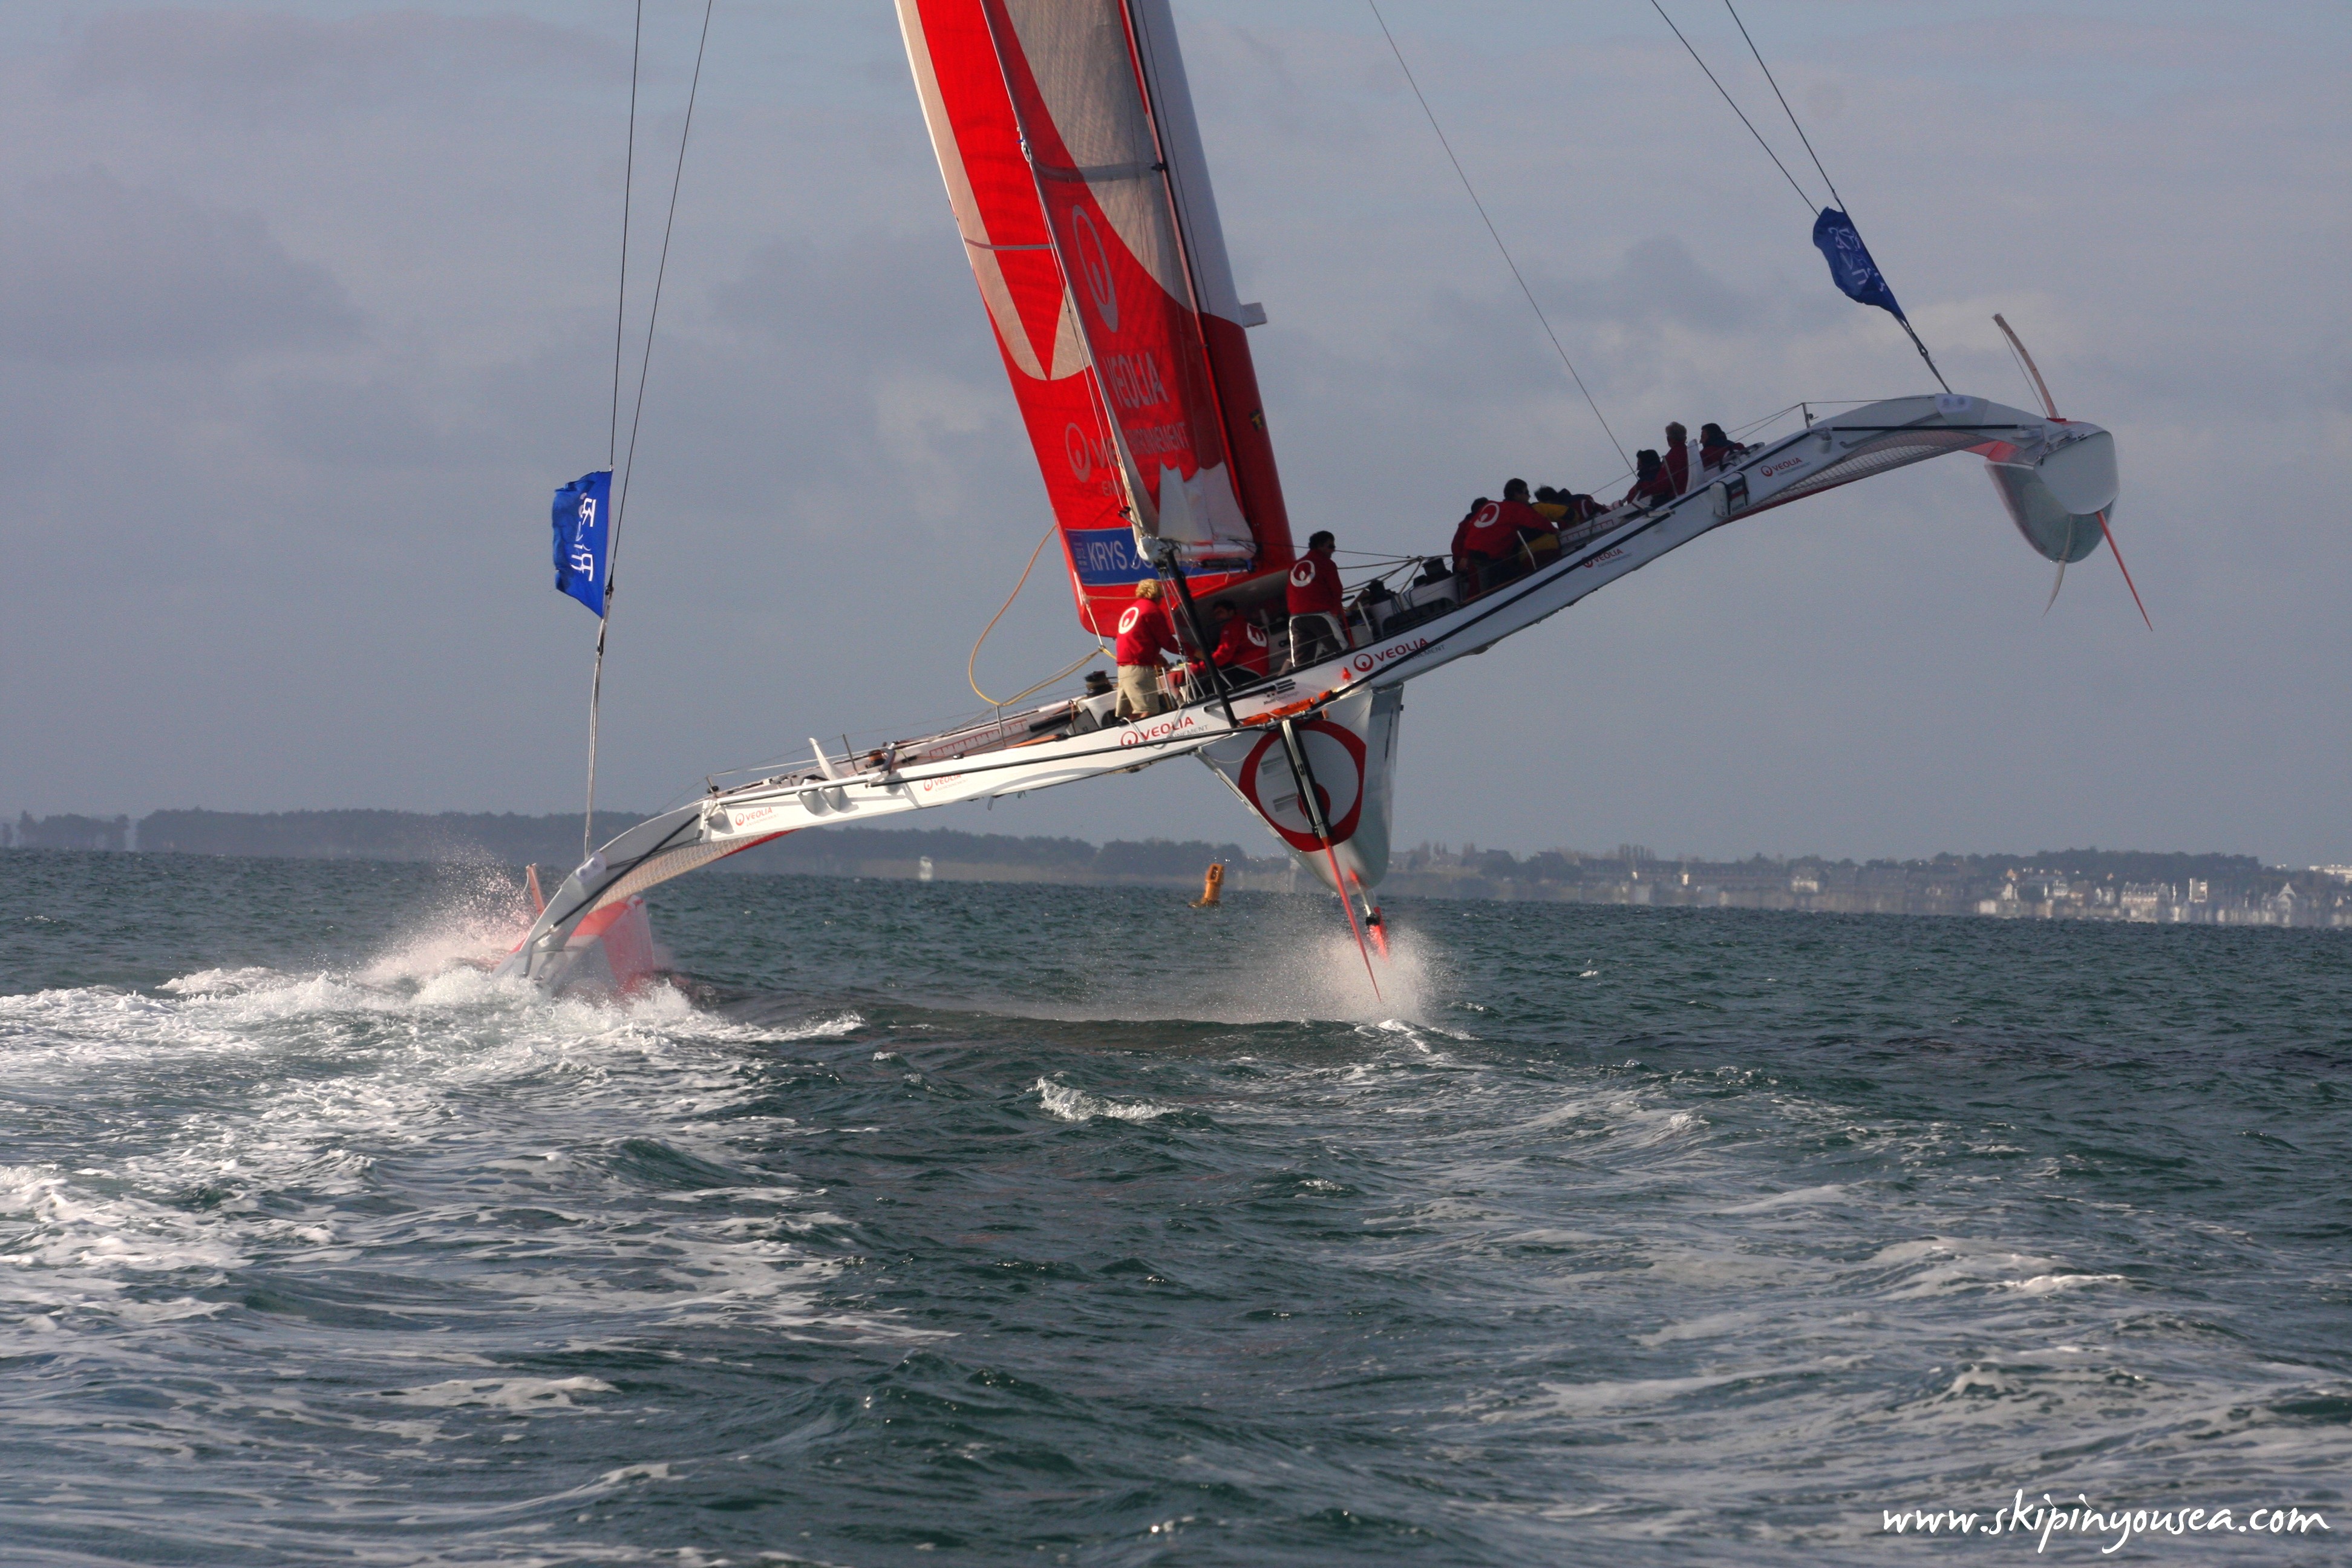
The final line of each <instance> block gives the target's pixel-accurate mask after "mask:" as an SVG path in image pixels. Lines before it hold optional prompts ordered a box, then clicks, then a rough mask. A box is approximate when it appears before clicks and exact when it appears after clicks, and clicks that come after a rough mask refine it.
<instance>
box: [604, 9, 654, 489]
mask: <svg viewBox="0 0 2352 1568" xmlns="http://www.w3.org/2000/svg"><path fill="white" fill-rule="evenodd" d="M645 38H646V0H637V22H636V28H635V31H634V32H633V33H632V34H631V35H630V38H629V141H628V151H627V152H626V153H625V154H624V155H623V157H622V161H621V287H620V289H619V294H620V298H619V299H618V300H615V301H614V305H613V419H612V423H611V425H609V426H607V427H606V429H605V433H604V467H605V468H611V467H612V466H613V458H614V455H615V454H616V453H618V452H619V450H620V448H621V329H622V326H623V324H624V323H625V321H627V319H628V310H629V202H630V198H631V197H632V196H634V195H635V194H636V174H637V60H638V57H639V55H640V53H641V52H642V50H643V47H644V45H645Z"/></svg>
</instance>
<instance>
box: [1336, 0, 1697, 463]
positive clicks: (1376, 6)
mask: <svg viewBox="0 0 2352 1568" xmlns="http://www.w3.org/2000/svg"><path fill="white" fill-rule="evenodd" d="M1653 3H1654V0H1653ZM1364 4H1365V5H1369V6H1370V7H1371V10H1372V20H1373V21H1375V22H1378V23H1379V24H1380V25H1381V37H1384V38H1386V39H1387V40H1388V41H1389V53H1391V54H1392V55H1394V56H1395V57H1396V63H1397V68H1398V69H1399V70H1401V71H1402V72H1404V81H1405V85H1406V86H1407V87H1409V88H1411V89H1412V96H1413V99H1414V100H1415V101H1417V102H1418V103H1419V104H1420V105H1421V111H1422V113H1423V114H1424V115H1426V116H1428V119H1429V128H1430V129H1431V130H1432V131H1434V132H1437V144H1438V145H1439V146H1441V147H1443V148H1444V149H1445V156H1446V160H1447V161H1448V162H1449V163H1452V164H1453V165H1454V174H1455V175H1456V176H1458V177H1459V178H1460V179H1461V181H1462V188H1463V190H1464V191H1465V192H1467V193H1468V194H1469V196H1470V205H1472V206H1474V207H1476V208H1477V209H1478V221H1479V222H1481V223H1483V224H1485V225H1486V234H1487V237H1489V238H1491V239H1492V240H1494V242H1495V248H1496V250H1499V251H1501V252H1502V253H1503V265H1504V266H1506V267H1507V268H1510V269H1511V278H1512V280H1513V281H1515V282H1516V283H1517V284H1518V286H1519V292H1520V293H1522V294H1525V295H1526V296H1527V297H1528V309H1530V310H1533V311H1535V313H1536V320H1537V321H1538V322H1540V323H1541V324H1542V326H1543V330H1544V336H1546V337H1548V338H1549V339H1550V340H1551V348H1552V353H1556V354H1558V355H1559V363H1561V364H1563V365H1565V366H1567V367H1568V378H1569V379H1570V381H1573V382H1574V383H1576V390H1577V391H1579V392H1580V393H1582V394H1584V402H1585V406H1587V407H1589V408H1591V410H1592V417H1593V418H1595V419H1597V420H1599V421H1600V422H1601V434H1602V435H1604V436H1607V437H1609V444H1610V445H1611V446H1612V447H1616V448H1617V460H1618V461H1619V462H1621V463H1623V464H1624V465H1625V466H1626V467H1628V468H1631V467H1633V458H1629V457H1627V456H1626V455H1625V447H1624V445H1623V443H1622V442H1620V441H1619V440H1618V439H1617V432H1616V431H1614V430H1612V429H1610V428H1609V419H1608V416H1606V415H1604V414H1602V413H1601V405H1600V404H1598V403H1596V402H1594V401H1593V397H1592V389H1591V387H1589V386H1587V385H1585V384H1584V377H1582V376H1580V375H1579V374H1576V363H1575V362H1574V361H1573V360H1571V359H1570V358H1569V357H1568V351H1567V350H1566V349H1564V348H1562V347H1561V346H1560V342H1559V333H1558V332H1555V331H1552V330H1551V319H1550V318H1549V317H1548V316H1546V315H1545V314H1544V309H1543V307H1542V306H1541V305H1538V304H1537V303H1536V295H1535V290H1534V289H1530V288H1528V280H1527V279H1525V278H1524V277H1522V276H1520V273H1519V264H1518V263H1517V262H1516V261H1514V260H1512V259H1511V247H1509V246H1507V245H1505V244H1504V243H1503V237H1502V234H1501V233H1500V232H1499V231H1498V230H1496V227H1495V220H1494V219H1493V218H1491V217H1488V216H1486V203H1484V202H1482V201H1480V200H1479V199H1478V189H1477V187H1476V186H1475V185H1473V184H1471V183H1470V175H1469V174H1468V173H1467V172H1466V171H1465V169H1464V168H1463V167H1462V160H1461V159H1459V158H1457V157H1455V156H1454V143H1453V142H1448V141H1447V140H1446V139H1445V128H1444V126H1442V125H1440V124H1438V123H1437V112H1436V110H1433V109H1431V108H1430V107H1429V100H1428V99H1427V98H1425V97H1423V94H1422V90H1421V83H1420V82H1418V81H1415V80H1414V79H1413V75H1412V67H1411V66H1409V65H1407V64H1405V63H1404V51H1403V50H1402V49H1401V48H1399V47H1397V41H1396V35H1395V34H1394V33H1391V32H1390V31H1389V22H1388V18H1387V17H1385V16H1381V7H1380V0H1364Z"/></svg>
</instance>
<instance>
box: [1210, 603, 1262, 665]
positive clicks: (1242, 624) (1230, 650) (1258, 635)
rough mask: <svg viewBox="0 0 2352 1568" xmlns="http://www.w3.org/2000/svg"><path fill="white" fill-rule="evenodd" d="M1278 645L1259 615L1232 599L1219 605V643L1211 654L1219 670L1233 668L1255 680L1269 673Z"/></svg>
mask: <svg viewBox="0 0 2352 1568" xmlns="http://www.w3.org/2000/svg"><path fill="white" fill-rule="evenodd" d="M1273 654H1274V647H1273V645H1272V643H1271V641H1270V640H1269V639H1268V638H1267V637H1266V635H1265V627H1264V626H1260V625H1258V624H1257V620H1256V618H1255V616H1245V615H1243V614H1242V613H1241V612H1240V611H1239V610H1237V609H1235V608H1234V605H1233V603H1232V601H1230V600H1228V601H1225V602H1223V603H1222V604H1220V605H1218V606H1217V646H1216V647H1215V649H1214V650H1213V652H1211V654H1210V655H1209V657H1210V658H1212V659H1213V660H1215V661H1216V666H1217V668H1219V669H1223V670H1230V671H1232V672H1233V673H1234V674H1235V675H1238V676H1240V677H1242V678H1243V679H1257V678H1258V677H1260V676H1263V675H1265V673H1266V665H1267V663H1268V661H1269V660H1270V659H1271V658H1272V657H1273Z"/></svg>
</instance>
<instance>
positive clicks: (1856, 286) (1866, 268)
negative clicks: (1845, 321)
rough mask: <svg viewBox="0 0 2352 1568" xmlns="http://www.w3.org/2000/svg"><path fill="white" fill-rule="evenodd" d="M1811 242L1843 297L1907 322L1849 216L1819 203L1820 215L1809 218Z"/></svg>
mask: <svg viewBox="0 0 2352 1568" xmlns="http://www.w3.org/2000/svg"><path fill="white" fill-rule="evenodd" d="M1813 243H1814V244H1815V245H1817V246H1819V247H1821V251H1822V255H1823V256H1825V257H1827V258H1829V264H1830V278H1831V279H1832V281H1834V282H1835V283H1836V284H1837V286H1838V288H1839V289H1840V290H1841V291H1843V293H1844V295H1845V297H1846V298H1847V299H1849V300H1856V301H1859V302H1860V303H1862V304H1864V305H1875V306H1877V307H1878V308H1879V309H1880V310H1885V311H1886V312H1887V313H1888V314H1890V315H1892V316H1893V317H1894V318H1895V320H1896V321H1901V322H1902V323H1903V324H1904V325H1905V326H1909V325H1910V324H1911V322H1910V318H1909V317H1907V316H1906V315H1904V313H1903V307H1902V306H1900V305H1898V304H1896V303H1895V290H1894V289H1889V288H1888V287H1887V286H1886V278H1885V274H1884V273H1882V272H1880V271H1879V270H1878V263H1876V262H1875V261H1873V260H1872V259H1871V258H1870V247H1868V246H1866V245H1864V244H1863V243H1862V236H1861V235H1860V234H1859V233H1857V232H1855V229H1854V226H1853V219H1852V218H1850V217H1848V216H1845V214H1843V213H1842V212H1840V211H1838V210H1837V209H1836V208H1835V207H1823V208H1822V216H1819V217H1817V218H1815V219H1814V220H1813Z"/></svg>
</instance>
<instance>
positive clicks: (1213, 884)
mask: <svg viewBox="0 0 2352 1568" xmlns="http://www.w3.org/2000/svg"><path fill="white" fill-rule="evenodd" d="M1224 885H1225V863H1224V862H1223V861H1222V860H1212V861H1210V862H1209V869H1208V873H1207V875H1205V876H1203V877H1202V879H1201V896H1200V897H1199V898H1197V899H1195V900H1192V907H1193V908H1194V909H1196V910H1205V909H1210V908H1212V907H1213V906H1214V905H1215V904H1216V902H1217V894H1218V892H1219V891H1220V890H1221V889H1223V887H1224Z"/></svg>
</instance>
